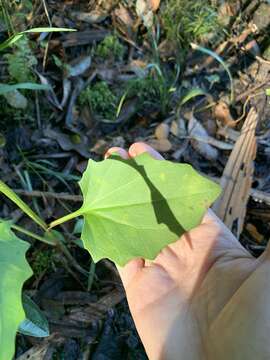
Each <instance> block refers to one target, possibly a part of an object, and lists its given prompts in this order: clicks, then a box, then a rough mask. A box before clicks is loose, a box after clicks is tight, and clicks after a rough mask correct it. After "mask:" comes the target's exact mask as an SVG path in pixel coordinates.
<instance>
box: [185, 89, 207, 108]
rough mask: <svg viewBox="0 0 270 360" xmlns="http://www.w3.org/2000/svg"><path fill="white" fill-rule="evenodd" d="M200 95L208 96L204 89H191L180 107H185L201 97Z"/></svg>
mask: <svg viewBox="0 0 270 360" xmlns="http://www.w3.org/2000/svg"><path fill="white" fill-rule="evenodd" d="M200 95H207V93H206V92H205V91H204V90H203V89H200V88H194V89H190V90H189V91H188V93H187V94H186V95H185V96H184V97H183V98H182V99H181V101H180V106H183V105H184V104H185V103H187V102H188V101H189V100H191V99H193V98H194V97H196V96H200Z"/></svg>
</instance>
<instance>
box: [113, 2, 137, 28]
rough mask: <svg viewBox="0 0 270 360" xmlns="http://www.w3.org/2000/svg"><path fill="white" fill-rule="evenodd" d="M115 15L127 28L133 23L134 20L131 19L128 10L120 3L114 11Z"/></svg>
mask: <svg viewBox="0 0 270 360" xmlns="http://www.w3.org/2000/svg"><path fill="white" fill-rule="evenodd" d="M114 14H115V16H116V17H117V18H118V19H119V20H120V21H121V23H122V24H124V25H125V26H127V27H128V28H132V27H133V25H134V20H133V19H132V17H131V15H130V12H129V10H128V9H127V8H125V7H124V6H123V5H122V4H120V5H119V7H118V8H116V9H115V11H114Z"/></svg>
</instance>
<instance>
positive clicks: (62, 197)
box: [14, 189, 83, 202]
mask: <svg viewBox="0 0 270 360" xmlns="http://www.w3.org/2000/svg"><path fill="white" fill-rule="evenodd" d="M14 191H15V193H17V194H19V195H23V196H27V197H42V198H44V197H45V198H51V199H58V200H65V201H73V202H82V201H83V197H82V196H81V195H70V194H65V193H53V192H48V191H38V190H33V191H27V190H22V189H16V190H14Z"/></svg>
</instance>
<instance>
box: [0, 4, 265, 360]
mask: <svg viewBox="0 0 270 360" xmlns="http://www.w3.org/2000/svg"><path fill="white" fill-rule="evenodd" d="M8 10H9V11H10V13H9V17H8V20H7V18H4V17H3V16H2V17H0V43H1V42H2V41H4V40H5V39H6V38H7V36H8V33H9V34H12V33H13V32H14V31H16V32H19V31H22V30H25V29H30V28H36V27H52V26H53V27H61V28H69V29H76V30H77V31H76V32H58V33H42V34H28V35H27V36H25V37H23V38H22V39H21V40H20V41H19V42H17V43H16V44H14V45H13V46H12V47H10V48H8V49H6V50H5V51H4V52H1V53H0V64H1V66H0V83H5V84H16V83H26V82H35V83H42V84H49V85H50V86H51V90H49V91H43V92H42V91H30V90H17V91H16V92H12V93H9V94H5V96H3V95H1V92H0V109H1V117H0V124H1V127H0V178H1V180H2V181H4V182H5V183H7V184H8V185H9V186H10V187H11V188H12V189H13V190H15V191H16V192H17V194H18V195H20V196H21V197H22V199H24V201H25V202H27V203H28V204H29V205H30V206H31V207H32V208H33V209H34V210H35V211H36V212H37V213H38V214H39V215H40V216H41V217H42V218H43V219H44V220H45V221H46V222H48V223H49V222H50V221H53V220H54V219H56V218H58V217H60V216H63V215H64V214H66V213H68V212H71V211H74V210H76V209H77V208H79V207H80V203H81V201H82V199H81V195H80V190H79V187H78V184H77V182H78V181H79V180H80V178H81V175H82V173H83V171H84V170H85V168H86V165H87V161H88V159H89V158H91V159H94V160H97V161H99V160H102V159H103V156H104V153H105V152H106V150H107V149H108V148H110V147H112V146H120V147H123V148H128V147H129V146H130V145H131V144H132V143H134V142H141V141H143V142H146V143H148V144H150V145H151V146H153V147H154V148H155V149H156V150H158V151H160V152H161V153H162V155H163V156H164V157H165V158H166V159H168V160H172V161H175V162H185V163H189V164H192V166H193V167H194V168H195V169H197V170H198V171H199V172H200V173H202V174H205V175H206V176H208V177H210V178H212V179H213V180H214V181H217V182H221V184H222V186H223V188H224V194H223V196H222V198H221V200H219V201H218V202H217V203H216V204H215V205H214V209H215V211H216V213H217V214H218V215H219V216H220V217H221V218H222V220H223V221H224V222H225V223H226V225H227V226H228V227H229V228H230V229H231V230H232V231H233V232H234V234H235V235H236V236H237V237H238V238H239V241H241V243H242V244H243V245H244V246H245V247H246V248H247V249H248V251H250V252H251V253H252V254H253V255H254V256H259V255H260V254H261V253H262V252H263V251H264V249H265V247H266V245H267V242H268V239H269V236H270V175H269V169H270V97H269V96H270V4H269V2H267V1H259V0H252V1H245V0H233V1H230V0H225V1H218V0H216V1H214V0H213V1H208V0H201V1H192V2H190V1H189V0H167V1H165V0H161V1H159V0H138V1H127V0H98V1H93V0H90V1H78V0H65V1H54V0H46V1H45V0H44V1H10V2H9V5H8ZM2 15H3V14H2ZM255 129H256V130H255ZM1 201H2V206H1V208H0V217H1V218H4V219H13V221H16V223H17V224H18V225H20V226H21V227H24V228H26V229H28V230H30V231H33V232H36V233H39V230H38V228H36V227H35V226H34V225H33V224H32V222H31V221H30V220H29V219H28V218H27V217H26V216H25V215H24V214H23V213H22V212H21V211H20V210H18V209H16V207H15V206H14V205H13V204H12V203H11V202H10V201H7V200H6V199H4V198H2V199H1ZM81 227H82V222H81V221H80V220H79V221H71V222H69V223H66V224H64V225H61V227H60V228H59V229H58V230H59V231H61V236H62V237H63V239H64V240H63V241H65V243H66V246H67V248H68V249H69V253H70V255H67V254H65V253H63V252H62V251H61V249H58V248H51V247H50V245H46V244H44V243H42V242H38V241H34V240H33V239H31V238H29V237H27V236H22V237H23V238H24V239H25V240H27V241H29V242H30V243H31V245H32V246H31V248H30V250H29V251H28V253H27V259H28V261H29V263H30V265H31V267H32V269H33V271H34V275H33V276H32V278H31V279H30V280H28V281H27V283H26V284H25V286H24V292H25V293H26V294H27V295H29V296H30V297H31V298H32V299H33V300H34V302H35V303H36V304H37V305H38V306H39V307H40V309H41V310H42V311H43V312H44V314H45V315H46V317H47V319H48V321H49V325H50V336H49V337H48V338H45V339H39V338H35V337H30V336H26V335H22V334H18V336H17V349H16V359H19V360H26V359H63V360H75V359H76V360H77V359H85V360H86V359H94V360H97V359H108V360H113V359H136V360H139V359H146V358H147V357H146V355H145V352H144V349H143V347H142V345H141V343H140V340H139V338H138V335H137V333H136V330H135V327H134V324H133V321H132V318H131V316H130V313H129V310H128V306H127V302H126V299H125V294H124V291H123V288H122V285H121V281H120V278H119V276H118V273H117V270H116V268H115V266H114V265H113V264H112V263H111V262H110V261H108V260H102V261H100V262H99V263H98V264H97V265H96V266H94V265H93V263H92V262H91V258H90V256H89V254H88V253H87V252H86V251H85V250H84V249H83V248H81V247H80V246H78V244H80V243H79V237H78V234H79V233H80V229H81Z"/></svg>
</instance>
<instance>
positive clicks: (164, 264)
mask: <svg viewBox="0 0 270 360" xmlns="http://www.w3.org/2000/svg"><path fill="white" fill-rule="evenodd" d="M133 147H135V150H136V151H137V155H138V154H139V153H141V152H143V151H149V152H150V153H151V154H152V155H153V156H155V157H157V158H160V157H159V155H158V154H157V153H153V151H152V150H151V149H149V147H147V146H146V145H142V144H135V145H133ZM111 151H115V149H112V150H111ZM117 151H119V149H117ZM121 151H122V154H121V155H122V156H128V155H127V154H125V153H123V150H121ZM133 153H134V152H133ZM119 272H120V275H121V278H122V281H123V284H124V287H125V290H126V294H127V299H128V302H129V307H130V310H131V313H132V316H133V318H134V321H135V324H136V327H137V330H138V332H139V335H140V337H141V339H142V341H143V344H144V346H145V348H146V351H147V354H148V356H149V358H150V359H151V360H158V359H166V360H167V359H169V360H170V359H180V360H181V359H183V360H203V359H211V360H216V359H218V360H223V359H226V360H227V359H230V360H234V359H237V360H240V359H241V360H242V359H243V360H244V359H245V360H248V359H254V358H256V359H268V358H270V352H269V350H268V348H267V346H264V349H263V350H262V354H265V355H263V356H262V357H258V354H257V353H256V351H257V348H256V347H255V348H254V349H253V350H252V349H250V348H248V347H246V346H245V345H246V342H247V337H250V336H253V337H256V338H260V337H262V336H263V335H262V334H263V333H264V331H265V329H263V328H260V329H258V328H256V327H255V326H254V322H255V321H256V319H257V318H258V316H260V315H261V314H260V311H261V310H260V309H261V306H262V304H260V306H256V303H257V293H258V292H260V293H261V296H262V297H263V296H264V295H265V296H264V301H265V302H267V301H269V303H270V299H269V297H270V296H269V295H268V293H270V291H269V286H268V288H267V286H264V285H265V284H262V281H261V276H266V275H269V274H268V273H270V269H269V265H268V261H267V254H266V255H265V256H263V257H262V258H261V259H258V260H256V259H254V258H253V257H252V256H251V255H250V254H249V253H248V252H247V251H246V250H245V249H244V248H243V247H242V246H241V245H240V244H239V242H238V241H237V240H236V239H235V238H234V236H233V235H232V234H231V232H230V231H229V230H228V229H227V228H226V227H225V225H224V224H223V223H222V222H221V221H220V220H219V219H218V218H217V217H216V216H215V215H214V214H213V213H212V212H208V214H207V215H206V216H205V218H204V219H203V222H202V224H201V225H200V226H198V227H197V228H195V229H193V230H192V231H190V232H188V233H186V234H185V235H183V236H182V238H181V239H179V240H178V241H177V242H175V243H173V244H171V245H169V246H167V247H166V248H164V249H163V250H162V251H161V253H160V254H159V255H158V256H157V258H156V259H155V260H154V261H152V262H150V261H144V260H142V259H136V260H133V261H131V262H130V263H129V264H127V265H126V266H125V267H124V268H122V269H119ZM258 280H259V281H258ZM266 294H267V297H266ZM254 305H255V306H254ZM268 320H269V321H268ZM265 324H267V326H269V324H270V316H269V319H268V318H267V321H266V322H265ZM266 334H267V332H266ZM264 336H265V335H264ZM265 343H266V344H267V342H265ZM239 348H240V350H239ZM239 351H240V355H239ZM264 356H265V357H264Z"/></svg>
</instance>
